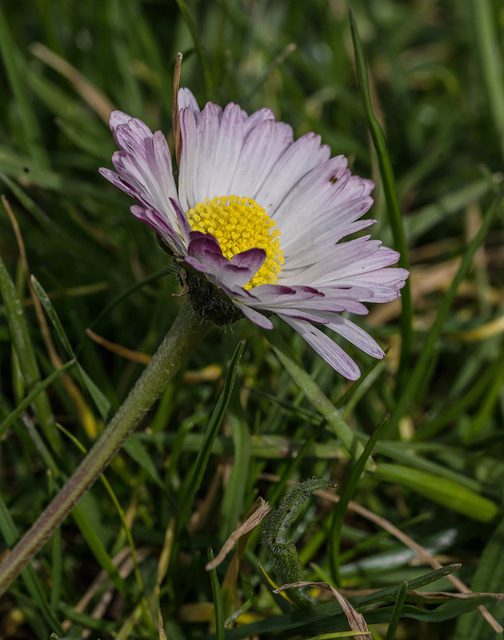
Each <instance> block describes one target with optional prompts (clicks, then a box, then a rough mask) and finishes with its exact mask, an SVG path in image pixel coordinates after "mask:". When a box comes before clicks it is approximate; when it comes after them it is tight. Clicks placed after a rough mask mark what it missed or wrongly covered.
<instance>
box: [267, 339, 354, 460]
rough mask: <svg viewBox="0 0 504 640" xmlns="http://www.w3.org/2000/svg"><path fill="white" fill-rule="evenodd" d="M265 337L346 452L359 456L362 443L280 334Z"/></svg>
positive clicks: (352, 455)
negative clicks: (296, 358)
mask: <svg viewBox="0 0 504 640" xmlns="http://www.w3.org/2000/svg"><path fill="white" fill-rule="evenodd" d="M266 337H267V339H268V342H269V343H270V344H271V346H272V347H273V350H274V352H275V353H276V355H277V357H278V359H279V360H280V362H281V363H282V364H283V366H284V367H285V369H286V371H287V372H288V373H289V375H290V376H291V378H292V379H293V380H294V382H295V383H296V384H297V385H298V387H299V388H300V389H301V390H302V391H303V393H304V394H305V395H306V397H307V398H308V400H309V401H310V402H311V403H312V405H313V406H314V408H315V409H316V410H317V411H318V412H319V413H320V414H321V415H322V416H323V417H324V418H325V419H326V420H327V423H328V424H329V426H330V427H331V428H332V430H333V431H334V433H335V434H336V436H337V437H338V438H339V439H340V440H341V444H342V445H343V446H344V447H345V449H346V450H347V452H348V454H349V455H350V456H351V457H358V456H361V455H362V452H363V451H364V445H363V444H362V443H361V442H360V440H359V439H358V438H357V437H356V436H355V434H354V433H353V431H352V430H351V429H350V427H349V426H348V424H347V423H346V422H345V421H344V420H343V418H342V417H341V415H340V413H339V411H338V410H337V409H336V407H335V406H334V405H333V404H332V402H331V401H330V400H329V399H328V398H327V396H326V395H324V393H322V391H321V390H320V388H319V387H318V385H317V384H316V383H315V382H314V381H313V379H312V378H311V376H310V374H309V373H307V372H306V371H305V370H304V369H303V368H302V367H301V366H300V365H299V364H298V363H297V362H296V360H295V359H294V356H293V355H292V353H291V351H290V349H289V347H288V346H287V344H286V343H285V340H284V339H283V338H282V336H281V335H280V334H279V333H278V331H276V330H273V331H270V332H269V333H268V334H267V335H266Z"/></svg>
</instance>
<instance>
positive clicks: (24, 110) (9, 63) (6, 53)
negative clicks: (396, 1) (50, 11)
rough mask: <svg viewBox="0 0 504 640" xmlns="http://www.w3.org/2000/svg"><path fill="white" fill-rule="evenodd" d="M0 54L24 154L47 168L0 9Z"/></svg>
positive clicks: (21, 71)
mask: <svg viewBox="0 0 504 640" xmlns="http://www.w3.org/2000/svg"><path fill="white" fill-rule="evenodd" d="M0 53H1V55H2V58H3V61H4V65H5V70H6V72H7V78H8V80H9V84H10V86H11V88H12V93H13V94H14V97H15V99H16V102H17V106H18V111H19V116H20V118H21V125H22V135H23V139H24V147H25V152H26V153H28V154H29V155H30V156H31V158H32V159H33V160H34V161H35V162H36V163H37V164H38V165H39V166H40V167H41V168H47V167H48V166H49V156H48V155H47V153H46V150H45V147H44V146H43V144H42V133H41V130H40V127H39V123H38V120H37V118H36V115H35V108H34V104H33V101H32V100H31V98H30V97H29V96H28V93H27V91H26V87H27V85H26V81H25V72H24V69H21V64H20V61H21V55H20V53H19V51H18V48H17V45H16V43H15V42H14V40H13V38H12V37H11V33H10V29H9V23H8V22H7V19H6V17H5V15H4V13H3V11H2V9H1V7H0Z"/></svg>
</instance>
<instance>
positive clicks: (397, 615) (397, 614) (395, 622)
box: [385, 580, 408, 640]
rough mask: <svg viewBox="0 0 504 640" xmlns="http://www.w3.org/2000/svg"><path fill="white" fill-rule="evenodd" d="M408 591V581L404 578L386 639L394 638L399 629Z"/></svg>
mask: <svg viewBox="0 0 504 640" xmlns="http://www.w3.org/2000/svg"><path fill="white" fill-rule="evenodd" d="M407 591H408V581H407V580H403V582H402V583H401V588H400V590H399V593H398V594H397V598H396V601H395V604H394V610H393V611H392V616H391V617H390V622H389V626H388V629H387V635H386V636H385V640H394V638H395V634H396V631H397V625H398V624H399V619H400V617H401V611H402V608H403V604H404V599H405V598H406V592H407Z"/></svg>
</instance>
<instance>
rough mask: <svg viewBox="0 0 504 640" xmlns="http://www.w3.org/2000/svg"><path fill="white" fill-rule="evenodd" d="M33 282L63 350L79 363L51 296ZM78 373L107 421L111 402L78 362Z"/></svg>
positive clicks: (35, 279) (36, 282)
mask: <svg viewBox="0 0 504 640" xmlns="http://www.w3.org/2000/svg"><path fill="white" fill-rule="evenodd" d="M31 282H32V285H33V288H34V290H35V293H36V294H37V296H38V299H39V300H40V303H41V304H42V306H43V307H44V311H45V312H46V314H47V316H48V318H49V320H50V321H51V322H52V325H53V327H54V329H55V331H56V334H57V336H58V338H59V340H60V342H61V344H62V346H63V348H64V349H65V351H66V352H67V354H68V355H69V356H70V357H71V358H74V360H75V361H76V362H77V360H76V358H77V356H76V355H75V352H74V350H73V348H72V345H71V344H70V340H69V339H68V337H67V335H66V332H65V330H64V328H63V324H62V323H61V320H60V319H59V317H58V314H57V313H56V310H55V308H54V306H53V304H52V302H51V301H50V299H49V296H48V295H47V293H46V292H45V289H44V288H43V287H42V285H41V284H40V282H39V281H38V280H37V278H35V276H32V277H31ZM77 372H78V377H80V380H79V382H80V383H81V385H82V386H83V387H85V388H86V389H87V391H88V393H89V395H90V396H91V398H92V399H93V401H94V403H95V405H96V407H97V409H98V411H99V412H100V414H101V417H102V418H103V419H106V418H107V416H108V414H109V412H110V410H111V405H110V402H109V401H108V400H107V398H106V397H105V395H104V394H103V393H102V392H101V391H100V389H99V388H98V387H97V386H96V384H95V383H94V382H93V381H92V380H91V378H90V377H89V375H88V374H87V373H86V371H85V370H84V368H83V367H82V366H81V365H80V364H79V362H77Z"/></svg>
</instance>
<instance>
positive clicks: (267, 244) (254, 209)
mask: <svg viewBox="0 0 504 640" xmlns="http://www.w3.org/2000/svg"><path fill="white" fill-rule="evenodd" d="M187 217H188V219H189V224H190V225H191V228H192V230H193V231H201V232H203V233H211V234H212V235H213V237H214V238H215V239H216V240H217V241H218V243H219V245H220V248H221V250H222V254H223V255H224V256H225V257H226V258H227V259H228V260H231V258H232V257H233V256H235V255H236V254H237V253H241V252H242V251H247V249H264V251H265V252H266V260H265V261H264V264H263V265H262V267H261V268H260V269H259V271H258V272H257V273H256V274H255V276H254V277H253V278H252V279H251V280H250V281H249V282H248V283H247V284H246V285H245V289H252V288H253V287H257V286H258V285H260V284H273V283H274V282H276V279H277V278H278V275H279V273H280V271H281V268H282V264H283V261H284V258H283V254H282V250H281V249H280V240H279V236H280V231H278V229H274V228H273V227H275V226H276V225H275V223H274V222H273V220H272V219H271V218H270V217H269V216H268V215H267V213H266V212H265V210H264V209H263V208H262V207H260V206H259V205H258V204H257V203H256V202H255V201H254V200H252V198H238V197H237V196H224V197H221V198H218V197H215V198H212V200H209V199H208V198H207V199H206V200H205V201H204V202H200V203H199V204H197V205H196V206H195V207H194V209H191V210H190V211H189V213H188V214H187Z"/></svg>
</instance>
